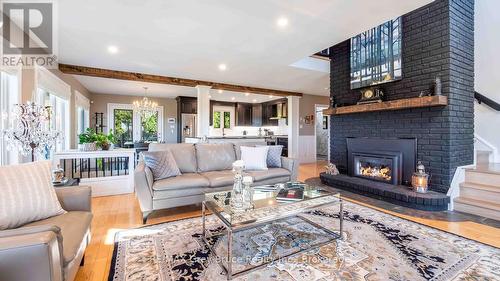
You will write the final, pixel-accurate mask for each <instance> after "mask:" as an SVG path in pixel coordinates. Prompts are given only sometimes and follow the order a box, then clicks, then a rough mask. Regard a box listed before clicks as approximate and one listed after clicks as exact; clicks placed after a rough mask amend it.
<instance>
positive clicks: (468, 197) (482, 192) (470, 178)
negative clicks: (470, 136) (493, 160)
mask: <svg viewBox="0 0 500 281" xmlns="http://www.w3.org/2000/svg"><path fill="white" fill-rule="evenodd" d="M478 158H479V155H478ZM483 159H484V158H483ZM486 159H487V158H486ZM478 160H479V159H478ZM478 163H479V161H478ZM455 210H456V211H459V212H464V213H470V214H474V215H478V216H483V217H486V218H491V219H495V220H500V164H487V163H484V162H483V163H480V164H478V165H477V167H476V168H473V169H467V170H466V171H465V181H464V182H463V183H461V184H460V196H459V197H457V198H455Z"/></svg>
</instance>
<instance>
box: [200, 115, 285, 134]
mask: <svg viewBox="0 0 500 281" xmlns="http://www.w3.org/2000/svg"><path fill="white" fill-rule="evenodd" d="M278 124H279V126H268V127H244V126H235V127H233V129H231V130H230V129H225V130H224V132H225V133H226V136H242V135H243V131H247V135H249V136H256V135H258V134H259V128H262V135H264V129H268V130H271V131H273V132H274V134H275V135H288V125H287V124H286V119H280V120H279V121H278ZM209 132H210V136H221V135H222V130H221V129H214V128H213V127H210V131H209Z"/></svg>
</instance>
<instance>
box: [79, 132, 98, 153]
mask: <svg viewBox="0 0 500 281" xmlns="http://www.w3.org/2000/svg"><path fill="white" fill-rule="evenodd" d="M96 141H97V134H96V133H95V131H94V130H93V129H91V128H87V129H86V130H85V132H84V133H81V134H79V135H78V150H80V151H95V150H97V145H96Z"/></svg>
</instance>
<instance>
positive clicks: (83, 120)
mask: <svg viewBox="0 0 500 281" xmlns="http://www.w3.org/2000/svg"><path fill="white" fill-rule="evenodd" d="M76 112H77V118H78V119H77V124H78V125H77V134H81V133H83V132H85V130H86V129H87V128H88V127H89V111H88V109H85V108H84V107H81V106H79V107H77V109H76Z"/></svg>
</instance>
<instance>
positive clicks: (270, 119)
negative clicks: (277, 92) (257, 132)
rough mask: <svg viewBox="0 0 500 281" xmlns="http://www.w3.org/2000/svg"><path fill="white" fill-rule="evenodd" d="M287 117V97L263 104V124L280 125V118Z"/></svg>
mask: <svg viewBox="0 0 500 281" xmlns="http://www.w3.org/2000/svg"><path fill="white" fill-rule="evenodd" d="M287 117H288V100H287V99H280V100H275V101H270V102H266V103H263V104H262V126H278V119H280V118H287Z"/></svg>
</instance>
